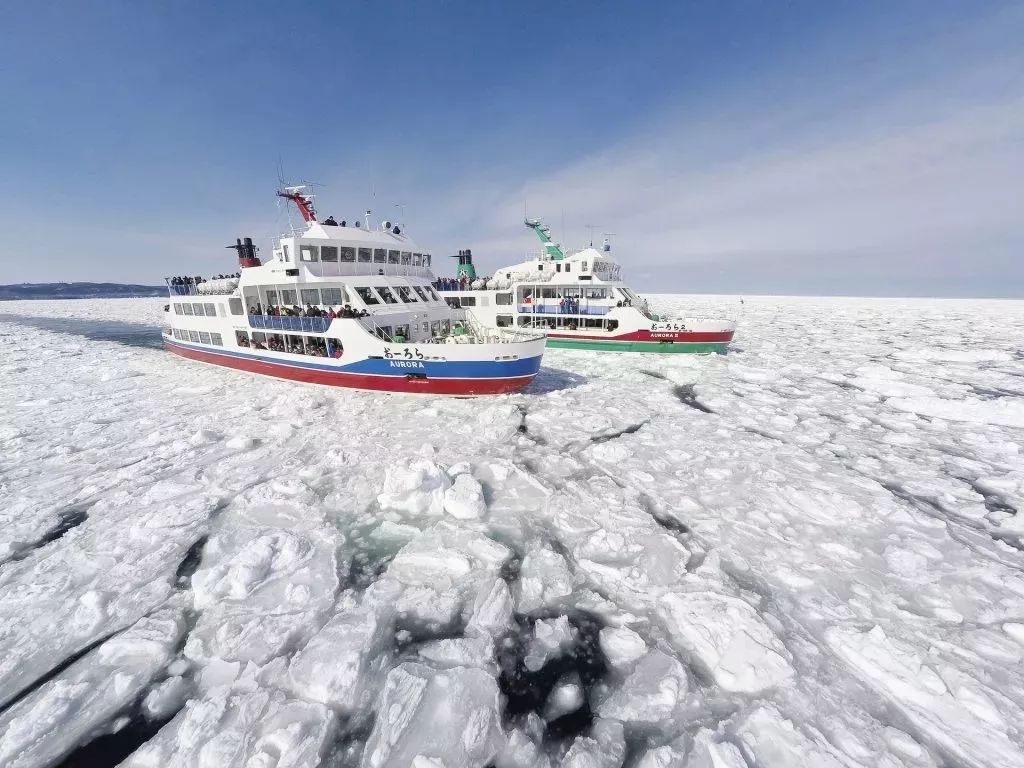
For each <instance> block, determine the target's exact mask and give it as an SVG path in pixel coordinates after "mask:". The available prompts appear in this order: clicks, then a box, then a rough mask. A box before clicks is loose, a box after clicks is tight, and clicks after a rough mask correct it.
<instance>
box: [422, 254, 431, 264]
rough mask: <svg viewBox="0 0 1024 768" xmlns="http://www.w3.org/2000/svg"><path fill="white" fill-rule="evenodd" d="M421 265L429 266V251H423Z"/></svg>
mask: <svg viewBox="0 0 1024 768" xmlns="http://www.w3.org/2000/svg"><path fill="white" fill-rule="evenodd" d="M423 266H424V267H429V266H430V254H429V253H424V254H423Z"/></svg>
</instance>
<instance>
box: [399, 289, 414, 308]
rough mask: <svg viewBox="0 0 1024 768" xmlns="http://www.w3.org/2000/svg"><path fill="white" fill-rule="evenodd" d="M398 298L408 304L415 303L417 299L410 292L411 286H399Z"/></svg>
mask: <svg viewBox="0 0 1024 768" xmlns="http://www.w3.org/2000/svg"><path fill="white" fill-rule="evenodd" d="M398 298H400V299H401V300H402V301H404V302H405V303H406V304H412V303H413V302H414V301H416V297H415V296H414V295H413V292H412V291H411V290H409V286H407V285H400V286H398Z"/></svg>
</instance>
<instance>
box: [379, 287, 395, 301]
mask: <svg viewBox="0 0 1024 768" xmlns="http://www.w3.org/2000/svg"><path fill="white" fill-rule="evenodd" d="M377 293H379V294H380V295H381V298H383V299H384V302H385V303H387V304H397V303H398V299H396V298H395V294H393V293H392V292H391V289H390V288H385V287H383V286H381V287H379V288H378V289H377Z"/></svg>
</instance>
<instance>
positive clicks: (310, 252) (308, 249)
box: [299, 245, 320, 261]
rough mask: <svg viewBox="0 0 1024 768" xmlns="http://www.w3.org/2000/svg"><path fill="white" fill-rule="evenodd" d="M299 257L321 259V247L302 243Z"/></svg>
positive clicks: (308, 259)
mask: <svg viewBox="0 0 1024 768" xmlns="http://www.w3.org/2000/svg"><path fill="white" fill-rule="evenodd" d="M299 258H301V259H302V260H303V261H319V260H320V249H319V248H317V247H316V246H315V245H301V246H299Z"/></svg>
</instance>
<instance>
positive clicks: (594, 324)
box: [583, 317, 604, 328]
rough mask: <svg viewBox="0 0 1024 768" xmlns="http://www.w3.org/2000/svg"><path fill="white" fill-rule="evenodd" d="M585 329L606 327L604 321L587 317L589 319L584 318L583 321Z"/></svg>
mask: <svg viewBox="0 0 1024 768" xmlns="http://www.w3.org/2000/svg"><path fill="white" fill-rule="evenodd" d="M583 327H584V328H603V327H604V320H602V319H597V318H593V317H587V318H584V320H583Z"/></svg>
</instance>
